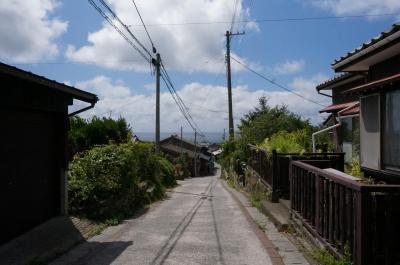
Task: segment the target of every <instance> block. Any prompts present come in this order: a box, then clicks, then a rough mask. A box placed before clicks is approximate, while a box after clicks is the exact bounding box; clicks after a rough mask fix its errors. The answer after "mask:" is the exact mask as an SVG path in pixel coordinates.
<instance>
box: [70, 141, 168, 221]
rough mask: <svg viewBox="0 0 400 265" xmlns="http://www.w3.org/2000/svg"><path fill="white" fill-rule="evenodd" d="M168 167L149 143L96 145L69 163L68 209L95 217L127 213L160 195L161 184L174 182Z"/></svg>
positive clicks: (101, 217)
mask: <svg viewBox="0 0 400 265" xmlns="http://www.w3.org/2000/svg"><path fill="white" fill-rule="evenodd" d="M171 168H172V169H173V166H172V165H171V164H169V162H168V161H166V160H165V159H162V158H160V157H157V156H155V155H154V154H153V146H152V145H150V144H144V143H128V144H121V145H116V144H110V145H104V146H96V147H94V148H92V149H90V150H89V151H87V152H85V153H83V154H80V155H77V156H75V158H74V160H73V161H72V163H71V164H70V174H69V185H68V192H69V205H70V211H71V213H73V214H77V215H83V216H86V217H88V218H91V219H99V220H104V219H108V218H112V217H114V216H116V215H117V216H118V215H119V216H121V215H122V216H125V215H127V214H130V213H131V211H132V210H133V209H135V208H137V207H138V206H140V205H142V204H144V203H147V202H150V201H151V200H154V199H158V198H160V197H161V196H162V195H163V193H164V190H165V189H164V186H163V183H168V184H169V183H173V182H174V179H173V173H172V174H171V172H173V170H172V171H171Z"/></svg>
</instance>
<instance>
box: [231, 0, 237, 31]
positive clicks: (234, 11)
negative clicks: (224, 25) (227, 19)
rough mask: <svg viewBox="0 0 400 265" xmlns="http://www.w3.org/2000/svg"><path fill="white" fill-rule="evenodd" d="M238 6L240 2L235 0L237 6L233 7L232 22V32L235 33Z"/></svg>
mask: <svg viewBox="0 0 400 265" xmlns="http://www.w3.org/2000/svg"><path fill="white" fill-rule="evenodd" d="M237 6H238V0H235V6H234V7H233V15H232V22H231V27H230V32H232V31H233V27H234V25H235V20H236V13H237Z"/></svg>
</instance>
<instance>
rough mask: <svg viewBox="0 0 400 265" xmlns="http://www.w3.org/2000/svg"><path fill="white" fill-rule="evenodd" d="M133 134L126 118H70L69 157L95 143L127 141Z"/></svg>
mask: <svg viewBox="0 0 400 265" xmlns="http://www.w3.org/2000/svg"><path fill="white" fill-rule="evenodd" d="M130 135H131V128H130V127H129V125H128V123H127V122H126V120H125V119H123V118H119V119H117V120H113V119H111V118H105V117H103V118H98V117H94V118H92V119H91V120H85V119H82V118H80V117H77V116H75V117H72V118H70V130H69V132H68V150H69V154H70V156H69V158H70V159H72V157H73V156H74V155H75V154H76V153H79V152H83V151H85V150H88V149H90V148H92V147H94V146H95V145H104V144H109V143H117V144H119V143H126V142H128V140H129V138H130Z"/></svg>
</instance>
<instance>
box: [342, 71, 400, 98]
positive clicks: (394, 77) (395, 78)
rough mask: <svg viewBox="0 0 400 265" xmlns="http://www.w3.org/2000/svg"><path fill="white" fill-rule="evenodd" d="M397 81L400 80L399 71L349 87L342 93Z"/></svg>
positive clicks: (354, 91) (359, 90)
mask: <svg viewBox="0 0 400 265" xmlns="http://www.w3.org/2000/svg"><path fill="white" fill-rule="evenodd" d="M397 81H400V73H398V74H395V75H392V76H389V77H385V78H382V79H379V80H375V81H372V82H370V83H367V84H364V85H361V86H357V87H354V88H351V89H349V90H346V91H343V92H342V93H343V94H349V93H357V92H364V91H366V90H368V89H372V88H376V87H378V86H383V85H386V84H390V83H393V82H397Z"/></svg>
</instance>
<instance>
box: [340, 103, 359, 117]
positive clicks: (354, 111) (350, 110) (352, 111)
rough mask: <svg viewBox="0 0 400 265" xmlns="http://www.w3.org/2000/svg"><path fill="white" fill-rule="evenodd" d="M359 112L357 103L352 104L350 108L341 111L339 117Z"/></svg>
mask: <svg viewBox="0 0 400 265" xmlns="http://www.w3.org/2000/svg"><path fill="white" fill-rule="evenodd" d="M359 113H360V107H359V106H358V105H357V106H354V107H352V108H350V109H348V110H346V111H343V112H341V113H340V116H341V117H346V116H351V115H357V114H359Z"/></svg>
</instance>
